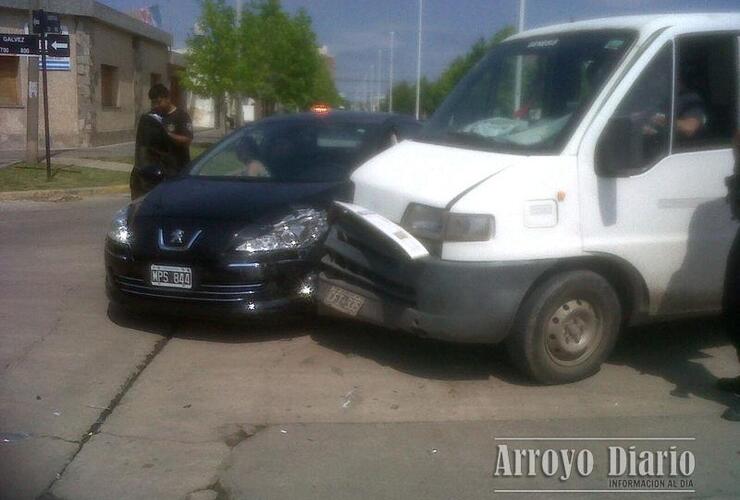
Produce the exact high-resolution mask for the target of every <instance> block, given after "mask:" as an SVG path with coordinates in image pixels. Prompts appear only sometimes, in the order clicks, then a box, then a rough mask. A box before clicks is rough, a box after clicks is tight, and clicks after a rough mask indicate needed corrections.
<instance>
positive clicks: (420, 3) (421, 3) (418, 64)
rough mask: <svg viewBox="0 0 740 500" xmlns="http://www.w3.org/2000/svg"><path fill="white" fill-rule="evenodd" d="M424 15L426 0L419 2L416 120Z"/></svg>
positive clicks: (419, 94)
mask: <svg viewBox="0 0 740 500" xmlns="http://www.w3.org/2000/svg"><path fill="white" fill-rule="evenodd" d="M423 13H424V0H419V39H418V40H417V54H416V119H417V120H418V119H419V104H420V102H421V30H422V28H423V24H422V17H423Z"/></svg>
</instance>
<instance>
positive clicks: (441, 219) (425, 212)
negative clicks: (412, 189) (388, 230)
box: [401, 203, 495, 242]
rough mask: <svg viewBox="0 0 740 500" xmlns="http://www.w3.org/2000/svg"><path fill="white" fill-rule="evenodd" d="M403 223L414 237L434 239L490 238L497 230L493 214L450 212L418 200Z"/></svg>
mask: <svg viewBox="0 0 740 500" xmlns="http://www.w3.org/2000/svg"><path fill="white" fill-rule="evenodd" d="M401 226H402V227H403V228H404V229H406V230H407V231H408V232H409V233H411V234H412V235H414V236H417V237H419V238H423V239H428V240H433V241H451V242H455V241H487V240H490V239H491V238H492V237H493V235H494V232H495V220H494V218H493V216H492V215H488V214H459V213H450V212H448V211H446V210H445V209H443V208H435V207H429V206H427V205H421V204H419V203H411V204H409V206H408V208H407V209H406V212H405V213H404V214H403V218H402V219H401Z"/></svg>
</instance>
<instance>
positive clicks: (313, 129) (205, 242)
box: [105, 112, 418, 317]
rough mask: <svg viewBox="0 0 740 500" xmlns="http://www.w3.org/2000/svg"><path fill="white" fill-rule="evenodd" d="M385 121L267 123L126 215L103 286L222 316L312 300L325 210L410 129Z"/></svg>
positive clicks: (289, 118) (224, 145) (341, 116)
mask: <svg viewBox="0 0 740 500" xmlns="http://www.w3.org/2000/svg"><path fill="white" fill-rule="evenodd" d="M415 128H418V127H416V125H415V122H414V121H413V120H411V119H408V118H406V117H401V116H396V115H388V114H381V113H349V112H347V113H345V112H328V113H321V114H316V113H303V114H296V115H284V116H276V117H272V118H268V119H265V120H261V121H259V122H256V123H254V124H251V125H248V126H246V127H244V128H242V129H240V130H238V131H236V132H234V133H232V134H231V135H229V136H228V137H226V138H225V139H223V140H222V141H221V142H220V143H218V144H216V145H215V146H213V147H212V148H211V149H209V150H208V151H206V152H205V153H204V154H203V155H202V156H201V157H200V158H198V159H197V160H195V161H194V162H193V163H192V164H191V165H190V166H189V168H188V169H187V171H186V173H185V174H184V175H182V176H180V177H178V178H175V179H174V180H169V181H166V182H163V183H161V184H159V185H158V186H157V187H156V188H154V189H153V190H152V191H151V192H149V193H148V194H146V195H145V196H143V197H141V198H139V199H137V200H134V201H133V202H132V203H131V204H130V205H128V206H127V207H125V208H124V209H122V210H121V211H120V212H119V213H118V214H117V215H116V216H115V219H114V220H113V222H112V226H111V228H110V231H109V232H108V235H107V237H106V243H105V263H106V289H107V292H108V295H109V297H110V300H111V301H112V302H115V303H119V304H123V305H126V306H130V307H150V308H154V309H156V310H159V311H162V312H168V313H203V314H211V315H213V316H215V317H222V316H223V315H228V314H257V313H261V312H266V311H275V310H285V309H286V308H293V307H294V306H295V307H302V306H305V305H306V304H308V303H309V302H310V301H311V299H312V297H313V295H314V290H315V265H316V259H317V257H318V255H317V252H318V246H319V243H320V242H321V241H322V240H323V238H324V235H325V232H326V228H327V221H326V208H327V206H328V205H329V204H330V203H331V202H332V201H333V200H335V199H348V198H349V197H351V192H352V185H351V183H350V182H349V180H348V178H349V175H350V173H351V172H352V170H353V169H354V168H355V167H356V166H357V165H359V164H360V163H362V162H363V161H365V160H367V159H368V158H370V157H372V156H373V155H374V154H376V153H378V152H379V151H382V150H384V149H386V148H388V147H389V146H391V145H393V144H394V143H395V142H397V140H398V139H400V138H403V137H406V134H409V133H411V132H413V130H414V129H415Z"/></svg>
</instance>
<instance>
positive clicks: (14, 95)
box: [0, 56, 21, 106]
mask: <svg viewBox="0 0 740 500" xmlns="http://www.w3.org/2000/svg"><path fill="white" fill-rule="evenodd" d="M19 62H20V58H19V57H10V56H4V57H0V106H17V105H19V104H20V103H21V96H20V83H19V81H18V73H19V71H18V67H19V65H20V64H19Z"/></svg>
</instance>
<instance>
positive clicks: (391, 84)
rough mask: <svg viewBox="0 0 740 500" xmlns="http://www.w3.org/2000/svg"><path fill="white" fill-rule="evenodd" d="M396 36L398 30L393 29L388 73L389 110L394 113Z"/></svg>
mask: <svg viewBox="0 0 740 500" xmlns="http://www.w3.org/2000/svg"><path fill="white" fill-rule="evenodd" d="M395 38H396V32H395V31H391V61H390V70H389V73H390V74H389V75H388V112H389V113H393V48H394V47H393V46H394V42H395Z"/></svg>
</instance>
